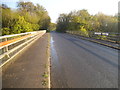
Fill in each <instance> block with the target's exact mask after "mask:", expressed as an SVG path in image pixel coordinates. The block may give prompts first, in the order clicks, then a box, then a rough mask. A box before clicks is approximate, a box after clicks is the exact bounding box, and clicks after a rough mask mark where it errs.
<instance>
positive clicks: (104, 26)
mask: <svg viewBox="0 0 120 90" xmlns="http://www.w3.org/2000/svg"><path fill="white" fill-rule="evenodd" d="M56 30H57V31H58V32H66V31H67V30H71V31H81V32H82V33H83V34H85V35H88V33H89V31H94V32H118V16H117V15H115V16H109V15H105V14H103V13H98V14H96V15H90V14H89V12H88V11H87V10H85V9H83V10H78V11H71V12H70V13H68V14H65V13H63V14H60V16H59V18H58V20H57V29H56Z"/></svg>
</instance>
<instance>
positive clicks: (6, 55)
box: [0, 30, 46, 67]
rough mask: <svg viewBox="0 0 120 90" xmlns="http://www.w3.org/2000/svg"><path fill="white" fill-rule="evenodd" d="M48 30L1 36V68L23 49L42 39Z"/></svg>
mask: <svg viewBox="0 0 120 90" xmlns="http://www.w3.org/2000/svg"><path fill="white" fill-rule="evenodd" d="M45 33H46V30H42V31H34V32H27V33H21V34H14V35H5V36H0V61H1V63H0V67H2V66H3V65H4V64H5V63H7V62H8V61H9V59H10V58H12V57H14V56H15V55H17V53H18V52H20V50H21V49H23V48H24V47H25V46H26V45H28V44H30V43H31V42H32V41H34V40H36V39H37V38H39V37H41V36H42V35H43V34H45Z"/></svg>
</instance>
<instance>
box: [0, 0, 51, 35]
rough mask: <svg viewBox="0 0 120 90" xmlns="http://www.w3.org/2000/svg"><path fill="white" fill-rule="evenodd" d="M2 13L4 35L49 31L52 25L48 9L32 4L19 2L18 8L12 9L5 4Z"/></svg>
mask: <svg viewBox="0 0 120 90" xmlns="http://www.w3.org/2000/svg"><path fill="white" fill-rule="evenodd" d="M0 9H1V12H2V17H1V18H2V35H9V34H18V33H24V32H31V31H38V30H41V29H45V30H47V29H48V28H49V27H50V26H49V25H50V24H51V22H50V20H51V19H50V16H49V15H48V12H47V11H46V9H45V8H44V7H43V6H41V5H39V4H33V3H32V2H22V1H21V2H17V8H16V9H15V10H13V9H11V8H10V7H8V6H7V5H5V4H2V5H1V6H0Z"/></svg>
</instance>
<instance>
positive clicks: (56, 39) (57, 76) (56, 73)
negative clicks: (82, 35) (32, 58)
mask: <svg viewBox="0 0 120 90" xmlns="http://www.w3.org/2000/svg"><path fill="white" fill-rule="evenodd" d="M51 55H52V58H51V64H52V67H51V83H52V88H117V87H118V51H117V50H115V49H112V48H109V47H106V46H102V45H99V44H96V43H93V42H89V41H85V40H82V39H77V38H74V37H71V36H69V35H67V34H62V33H55V32H52V33H51Z"/></svg>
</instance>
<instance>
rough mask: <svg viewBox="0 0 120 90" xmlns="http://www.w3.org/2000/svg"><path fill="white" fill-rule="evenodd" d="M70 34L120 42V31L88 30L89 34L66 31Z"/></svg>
mask: <svg viewBox="0 0 120 90" xmlns="http://www.w3.org/2000/svg"><path fill="white" fill-rule="evenodd" d="M66 32H67V33H70V34H75V35H80V36H83V37H88V38H94V39H100V40H104V41H108V42H112V43H120V33H112V32H88V34H87V35H84V34H83V33H82V32H81V31H69V30H68V31H66Z"/></svg>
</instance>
